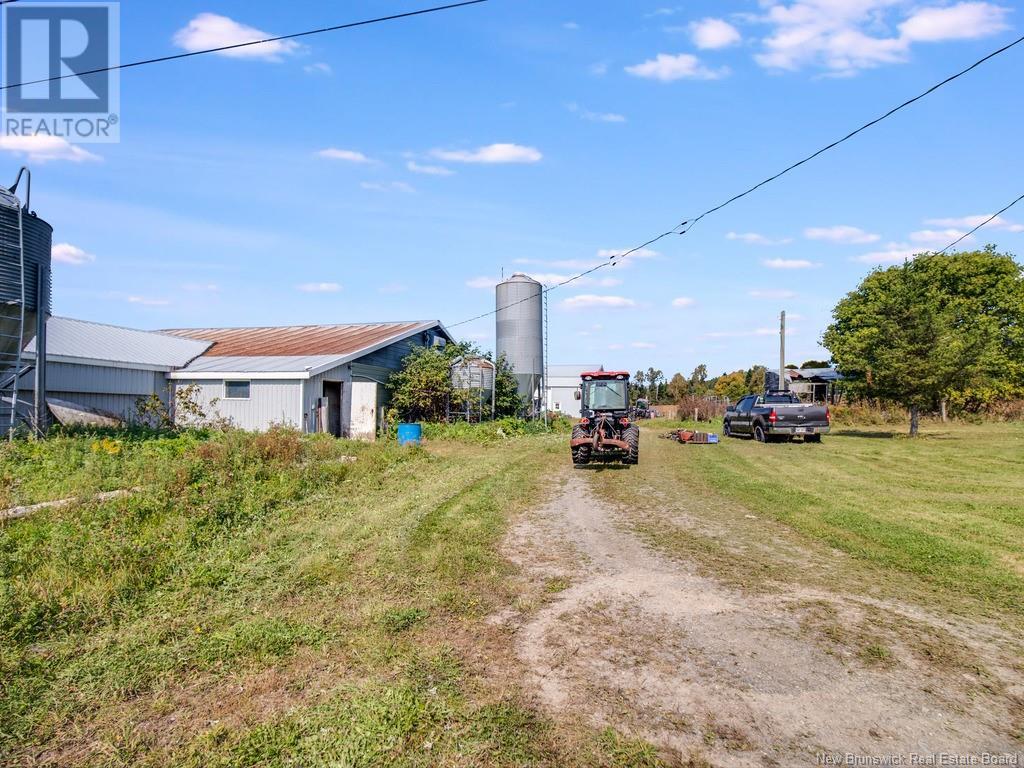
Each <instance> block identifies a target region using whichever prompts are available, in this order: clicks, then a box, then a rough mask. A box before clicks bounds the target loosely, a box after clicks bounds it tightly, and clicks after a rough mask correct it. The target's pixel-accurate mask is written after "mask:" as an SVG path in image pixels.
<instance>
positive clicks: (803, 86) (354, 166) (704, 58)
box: [0, 0, 1024, 374]
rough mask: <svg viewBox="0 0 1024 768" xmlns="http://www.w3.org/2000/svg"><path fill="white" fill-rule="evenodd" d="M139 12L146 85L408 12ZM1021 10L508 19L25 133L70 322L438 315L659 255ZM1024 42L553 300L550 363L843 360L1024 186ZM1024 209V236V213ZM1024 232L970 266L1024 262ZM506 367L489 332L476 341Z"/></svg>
mask: <svg viewBox="0 0 1024 768" xmlns="http://www.w3.org/2000/svg"><path fill="white" fill-rule="evenodd" d="M419 5H423V4H417V3H413V2H395V1H393V0H387V1H385V0H372V1H371V0H359V1H356V0H353V1H352V2H345V3H326V2H313V1H312V0H310V1H308V2H302V3H288V4H284V3H277V2H262V1H253V0H249V1H248V2H241V1H240V0H203V1H202V2H194V1H193V0H180V1H179V2H175V3H149V2H140V1H138V0H133V1H131V2H124V3H122V5H121V35H122V45H121V48H122V50H121V57H122V60H123V61H130V60H134V59H138V58H145V57H149V56H154V55H165V54H172V53H176V52H180V51H182V50H188V49H190V48H195V47H203V46H205V45H210V44H217V43H222V42H225V41H227V42H230V41H235V40H238V39H240V38H241V39H244V38H245V36H246V35H248V34H252V31H251V29H246V27H249V28H252V29H256V30H261V31H263V32H269V33H275V34H280V33H286V32H293V31H298V30H301V29H305V28H310V27H316V26H322V25H326V24H334V23H342V22H345V21H351V20H356V19H360V18H364V17H370V16H376V15H382V14H386V13H393V12H400V11H404V10H410V9H413V8H416V7H419ZM1022 24H1024V19H1022V15H1021V13H1020V9H1019V8H1017V7H1015V4H1013V3H1009V2H948V1H945V0H913V1H912V2H902V1H901V0H795V1H794V0H787V1H786V2H775V1H774V0H761V1H760V2H740V1H737V2H714V3H712V2H681V3H679V4H678V5H659V3H658V2H657V1H655V2H651V3H645V2H635V1H632V0H631V1H630V2H601V1H597V2H594V1H593V0H591V1H588V2H582V1H579V2H573V1H569V0H566V1H565V2H559V3H552V2H541V0H492V1H491V2H489V3H485V4H482V5H479V6H475V7H470V8H467V9H462V10H456V11H451V12H447V13H443V14H437V15H434V16H430V17H423V18H417V19H412V20H406V21H399V22H395V23H389V24H380V25H376V26H373V27H365V28H361V29H355V30H350V31H344V32H339V33H333V34H328V35H322V36H318V37H312V38H307V39H305V40H303V41H301V43H300V44H295V45H279V46H275V47H273V48H271V49H262V50H249V51H248V52H247V55H245V56H237V55H236V56H230V57H229V56H216V55H215V56H204V57H196V58H192V59H188V60H184V61H178V62H171V63H166V64H159V65H154V66H150V67H144V68H139V69H135V70H129V71H126V72H124V73H123V75H122V77H121V110H122V122H121V142H120V143H119V144H117V145H81V146H79V147H77V148H71V147H67V146H60V145H59V144H57V145H55V144H53V143H52V142H49V143H44V142H42V141H40V142H39V143H38V144H37V145H26V144H25V143H24V142H22V143H12V142H10V141H6V142H5V141H4V140H3V139H0V158H2V159H3V160H4V162H5V165H6V167H7V168H8V172H7V175H8V176H10V177H11V178H12V179H13V176H14V172H15V169H16V166H17V165H18V161H19V160H25V159H28V160H29V162H30V163H31V165H32V166H33V169H34V172H35V189H34V193H33V201H34V203H33V207H34V208H36V210H38V212H39V213H40V215H41V216H43V217H44V218H45V219H47V220H48V221H50V223H52V224H53V225H54V229H55V243H56V244H57V251H56V252H55V258H56V259H57V262H56V263H55V267H54V307H55V311H56V312H57V313H59V314H62V315H67V316H72V317H80V318H85V319H92V320H98V321H103V322H111V323H119V324H125V325H130V326H136V327H144V328H160V327H178V326H192V325H194V326H202V325H261V324H297V323H333V322H357V321H373V320H401V319H413V318H415V319H419V318H439V319H441V320H442V321H443V322H445V323H452V324H453V323H456V322H458V321H459V320H462V319H464V318H466V317H469V316H472V315H475V314H478V313H480V312H483V311H486V310H488V309H491V308H493V302H494V298H493V290H492V289H491V286H492V285H493V282H494V281H495V280H496V279H497V278H499V277H500V276H501V274H502V272H503V271H504V274H506V275H507V274H510V273H511V272H514V271H526V272H529V273H533V274H536V275H539V276H540V278H541V279H543V280H553V279H556V278H557V277H558V276H563V275H568V274H571V273H572V272H573V271H577V270H574V267H577V266H585V265H587V264H590V263H594V262H595V260H599V259H600V254H602V253H607V252H609V251H613V250H617V249H626V248H630V247H632V246H634V245H637V244H639V243H641V242H644V241H645V240H647V239H648V238H650V237H652V236H653V235H655V234H658V233H659V232H662V231H665V230H666V229H669V228H670V227H672V226H674V225H676V224H678V223H679V222H680V221H682V220H683V219H684V218H687V217H690V216H692V215H694V214H695V213H698V212H700V211H701V210H704V209H706V208H708V207H710V206H712V205H715V204H717V203H719V202H721V201H722V200H724V199H725V198H728V197H730V196H731V195H732V194H734V193H736V192H738V191H740V190H741V189H744V188H746V187H747V186H749V185H750V184H751V183H753V182H755V181H758V180H759V179H761V178H763V177H765V176H766V175H769V174H770V173H772V172H774V171H776V170H779V169H780V168H781V167H783V166H785V165H788V164H789V163H790V162H792V161H793V160H795V159H797V158H799V157H801V156H802V155H804V154H807V153H808V152H809V151H811V150H813V149H816V148H817V147H819V146H821V145H823V144H825V143H827V142H829V141H831V140H833V139H834V138H837V137H838V136H840V135H842V134H844V133H846V132H847V131H848V130H849V129H851V128H852V127H854V126H856V125H859V124H860V123H862V122H864V121H866V120H867V119H869V118H871V117H874V116H876V115H877V114H878V113H880V112H882V111H884V110H885V109H888V108H889V107H891V106H894V105H895V104H897V103H899V102H900V101H902V100H903V99H905V98H907V97H908V96H911V95H914V94H916V93H918V92H920V91H922V90H923V89H924V88H925V87H927V86H929V85H931V84H933V83H934V82H936V81H938V80H940V79H942V78H943V77H945V76H946V75H948V74H951V73H952V72H954V71H956V70H958V69H960V68H962V67H963V66H964V65H966V64H968V63H970V62H972V61H974V60H975V59H977V58H979V57H980V56H981V55H984V54H985V53H987V52H988V51H990V50H992V49H994V48H996V47H998V46H999V45H1000V44H1003V43H1005V42H1007V41H1009V40H1011V39H1014V38H1015V37H1016V36H1017V35H1019V34H1020V33H1019V31H1018V30H1019V29H1020V27H1021V25H1022ZM1022 71H1024V47H1022V48H1020V49H1013V50H1012V51H1010V52H1008V53H1006V54H1004V55H1003V56H1000V57H998V58H997V59H995V60H993V61H991V62H989V63H988V64H986V65H984V66H983V67H982V68H980V69H978V70H976V71H975V72H973V73H971V74H970V75H968V76H966V77H964V78H962V79H961V80H959V81H957V82H956V83H954V84H952V85H950V86H948V87H947V88H944V89H942V90H941V91H939V92H937V93H936V94H934V95H932V96H931V97H929V98H928V99H927V100H925V101H924V102H921V103H919V104H917V105H915V106H913V107H911V108H910V109H908V110H906V111H904V112H902V113H900V114H899V115H897V116H896V117H894V118H893V119H890V120H888V121H886V122H885V123H883V124H881V125H879V126H878V127H876V128H874V129H872V130H871V131H869V132H868V133H866V134H863V135H861V136H860V137H858V138H856V139H854V140H853V141H851V142H849V143H847V144H845V145H844V146H843V147H841V148H840V149H838V150H836V151H834V152H831V153H829V154H827V155H825V156H823V157H821V158H819V159H818V160H816V161H815V162H813V163H812V164H810V165H808V166H806V167H804V168H802V169H800V170H798V171H796V172H794V173H793V174H791V175H789V176H787V177H785V178H784V179H782V180H781V181H779V182H777V183H775V184H773V185H771V186H769V187H767V188H765V189H763V190H761V191H759V192H757V193H755V194H754V195H751V196H750V197H748V198H746V199H744V200H742V201H740V202H739V203H737V204H735V205H732V206H730V207H729V208H727V209H725V210H723V211H721V212H720V213H717V214H715V215H714V216H711V217H709V218H707V219H705V220H704V221H703V222H701V224H700V225H699V226H698V227H697V228H695V229H694V230H693V231H692V232H690V233H688V234H686V235H685V236H682V237H672V238H668V239H665V240H662V241H661V242H659V243H658V244H657V245H656V246H655V247H654V251H655V252H652V253H644V254H640V255H641V256H642V258H632V259H630V260H629V263H627V264H624V265H622V266H619V267H616V268H614V269H606V270H602V271H601V272H598V273H597V274H595V275H594V279H593V280H592V281H590V282H584V283H578V284H575V285H571V286H566V287H565V288H561V289H559V290H557V291H554V292H552V293H551V294H550V320H551V325H550V331H551V358H552V361H553V362H577V361H579V362H595V363H596V362H600V363H603V364H604V365H605V366H607V367H615V368H620V367H621V368H627V369H631V370H633V369H635V368H637V367H641V366H642V367H645V368H646V367H647V366H648V365H654V366H655V367H658V368H660V369H662V370H663V371H665V372H666V373H669V374H671V373H672V372H675V371H684V372H688V371H689V370H691V369H692V368H693V367H694V366H695V365H696V364H698V363H700V362H705V363H707V364H708V365H709V367H710V369H711V371H712V372H713V373H718V372H721V371H725V370H732V369H734V368H738V367H747V366H749V365H750V364H752V363H755V362H766V361H771V360H774V358H775V351H774V350H775V345H776V342H775V339H774V338H773V337H772V336H771V335H770V334H771V333H772V332H773V328H774V327H775V326H776V323H777V317H778V312H779V310H780V309H787V310H788V311H789V313H790V317H791V322H790V326H791V328H792V334H791V336H790V338H789V348H790V352H791V354H790V355H789V357H790V359H791V360H792V361H794V362H797V363H799V362H801V361H802V360H804V359H807V358H811V357H820V356H822V355H823V354H824V352H823V351H822V350H820V348H819V347H818V344H817V342H818V340H819V339H820V336H821V333H822V331H823V329H824V327H825V325H826V324H827V322H828V319H829V315H830V311H831V308H832V307H833V306H834V304H835V302H836V301H837V300H838V299H839V298H840V297H841V296H842V295H843V294H844V293H846V292H847V291H849V290H851V289H852V288H853V287H854V286H855V285H856V283H857V282H858V280H859V279H860V278H862V277H863V276H864V275H865V274H867V272H868V271H869V270H870V269H872V268H873V267H875V266H877V265H879V264H881V265H885V264H888V263H893V262H896V261H900V260H902V258H903V257H904V255H905V254H907V253H912V252H913V251H914V250H915V249H918V250H924V249H927V248H929V247H942V246H944V245H945V244H946V243H947V242H948V241H949V240H950V239H952V237H951V236H952V235H954V234H955V233H956V232H958V231H959V232H962V231H963V230H964V227H967V226H968V225H969V224H970V223H971V218H970V217H977V216H980V215H983V214H990V213H992V212H994V211H995V210H997V209H999V208H1001V207H1002V206H1003V205H1005V204H1006V203H1007V202H1009V201H1010V200H1012V199H1013V198H1015V197H1017V196H1018V195H1019V194H1020V193H1021V192H1022V191H1024V190H1021V189H1020V186H1021V184H1022V183H1024V181H1022V179H1024V155H1022V153H1021V152H1020V126H1021V124H1022V123H1024V120H1022V118H1024V100H1022V99H1021V98H1020V87H1019V83H1020V75H1021V72H1022ZM1014 214H1015V215H1014ZM1021 224H1024V210H1020V211H1011V212H1009V213H1008V214H1007V215H1006V216H1005V219H1004V220H1001V221H999V222H997V223H996V225H995V226H992V227H990V228H989V229H987V230H985V231H984V232H983V233H979V235H978V237H977V238H976V239H975V240H974V243H973V244H974V245H977V244H983V243H985V242H992V243H996V244H997V245H998V246H999V247H1000V248H1001V249H1005V250H1009V251H1011V252H1015V253H1021V252H1022V251H1024V227H1022V226H1020V225H1021ZM458 330H459V331H460V332H461V333H462V335H463V336H467V337H469V338H471V339H473V340H474V341H478V342H479V343H480V344H481V345H482V346H484V347H485V348H487V347H489V346H490V345H492V344H493V334H494V327H493V319H492V318H488V319H486V320H481V321H478V322H475V323H473V324H470V325H466V326H461V327H460V328H459V329H458Z"/></svg>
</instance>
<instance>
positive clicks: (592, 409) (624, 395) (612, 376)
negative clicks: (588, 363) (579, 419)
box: [577, 371, 629, 418]
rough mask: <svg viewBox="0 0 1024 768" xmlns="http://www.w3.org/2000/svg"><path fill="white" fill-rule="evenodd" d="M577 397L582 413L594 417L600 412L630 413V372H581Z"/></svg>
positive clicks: (614, 414) (623, 414)
mask: <svg viewBox="0 0 1024 768" xmlns="http://www.w3.org/2000/svg"><path fill="white" fill-rule="evenodd" d="M580 379H581V382H580V388H579V390H578V391H577V397H578V398H579V399H580V400H581V401H582V402H581V403H580V405H581V408H580V411H581V414H582V415H583V416H585V417H588V418H593V417H594V416H595V415H596V414H598V413H607V414H609V415H613V416H628V415H629V374H628V373H626V372H625V371H590V372H586V373H582V374H580Z"/></svg>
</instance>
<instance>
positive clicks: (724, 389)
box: [714, 371, 748, 401]
mask: <svg viewBox="0 0 1024 768" xmlns="http://www.w3.org/2000/svg"><path fill="white" fill-rule="evenodd" d="M714 393H715V394H716V395H717V396H718V397H727V398H729V400H730V401H732V400H739V399H740V398H741V397H743V396H744V395H745V394H747V393H748V390H747V374H746V371H733V372H732V373H723V374H722V375H721V376H719V377H718V378H717V379H715V385H714Z"/></svg>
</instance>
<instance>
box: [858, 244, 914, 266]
mask: <svg viewBox="0 0 1024 768" xmlns="http://www.w3.org/2000/svg"><path fill="white" fill-rule="evenodd" d="M920 252H921V249H920V248H914V247H913V246H910V245H908V244H907V243H888V244H887V245H886V246H885V248H884V249H883V250H880V251H872V252H871V253H864V254H861V255H860V256H855V257H854V258H853V260H854V261H858V262H860V263H861V264H902V263H903V262H904V261H909V260H911V259H913V258H914V257H915V256H917V254H918V253H920Z"/></svg>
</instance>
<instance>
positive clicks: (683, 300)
mask: <svg viewBox="0 0 1024 768" xmlns="http://www.w3.org/2000/svg"><path fill="white" fill-rule="evenodd" d="M695 303H696V299H692V298H690V297H689V296H680V297H679V298H677V299H672V306H673V307H680V308H681V307H692V306H693V305H694V304H695Z"/></svg>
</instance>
